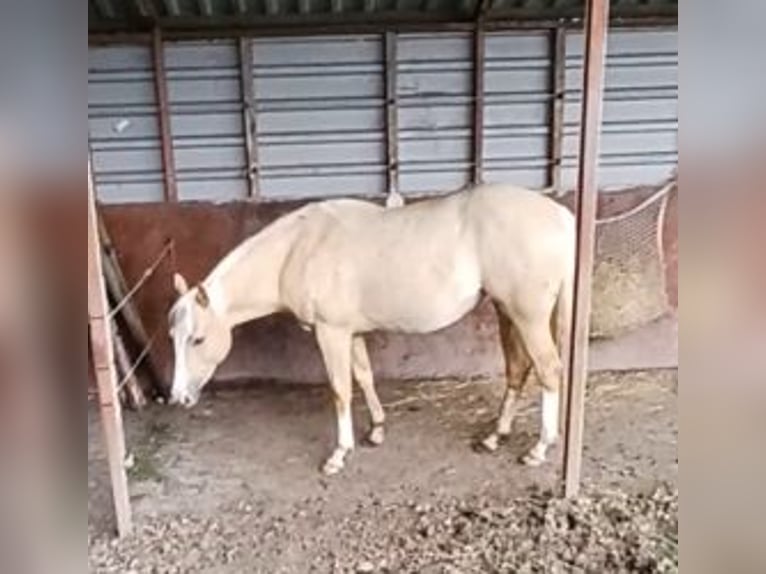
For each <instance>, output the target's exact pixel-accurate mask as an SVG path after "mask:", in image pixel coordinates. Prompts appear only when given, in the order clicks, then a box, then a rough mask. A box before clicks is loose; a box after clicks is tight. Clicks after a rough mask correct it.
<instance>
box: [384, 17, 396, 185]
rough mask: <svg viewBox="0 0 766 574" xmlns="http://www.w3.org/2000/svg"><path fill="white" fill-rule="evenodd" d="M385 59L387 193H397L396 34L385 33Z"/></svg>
mask: <svg viewBox="0 0 766 574" xmlns="http://www.w3.org/2000/svg"><path fill="white" fill-rule="evenodd" d="M384 37H385V51H386V53H385V57H386V63H385V65H386V70H385V73H386V81H385V84H386V143H387V148H386V149H387V153H386V156H387V164H388V193H389V194H397V193H399V129H398V112H397V106H396V101H397V93H396V92H397V81H396V66H397V62H396V60H397V56H396V39H397V38H396V32H390V31H389V32H386V33H385V36H384Z"/></svg>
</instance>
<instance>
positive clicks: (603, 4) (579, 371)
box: [564, 0, 609, 497]
mask: <svg viewBox="0 0 766 574" xmlns="http://www.w3.org/2000/svg"><path fill="white" fill-rule="evenodd" d="M608 25H609V0H588V2H587V7H586V14H585V59H584V63H583V102H582V117H581V122H580V165H579V175H578V181H577V194H576V195H577V197H576V207H575V214H576V219H577V265H576V275H575V282H574V313H573V317H572V330H571V340H570V343H571V346H570V353H569V364H568V369H569V372H568V375H569V376H568V379H569V381H570V388H569V393H568V397H567V409H566V429H565V433H564V495H565V496H566V497H574V496H577V494H578V493H579V491H580V477H581V473H582V446H583V430H584V423H585V390H586V383H587V376H588V327H589V321H590V305H591V274H592V271H593V257H594V253H593V250H594V239H595V229H596V202H597V199H598V181H597V173H598V155H599V139H600V137H599V135H600V134H599V131H600V128H601V115H602V109H603V95H604V94H603V92H604V66H605V59H606V37H607V27H608Z"/></svg>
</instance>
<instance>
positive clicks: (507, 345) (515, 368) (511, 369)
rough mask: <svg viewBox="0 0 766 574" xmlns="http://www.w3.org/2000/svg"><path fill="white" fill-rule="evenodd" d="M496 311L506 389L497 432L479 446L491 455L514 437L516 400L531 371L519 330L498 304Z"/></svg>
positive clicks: (497, 423) (496, 426)
mask: <svg viewBox="0 0 766 574" xmlns="http://www.w3.org/2000/svg"><path fill="white" fill-rule="evenodd" d="M495 309H496V311H497V319H498V326H499V330H500V342H501V345H502V348H503V357H504V359H505V375H506V386H505V394H504V396H503V401H502V403H501V405H500V412H499V414H498V417H497V421H496V423H495V430H494V431H493V432H492V433H491V434H490V435H489V436H487V437H486V438H485V439H484V440H482V441H481V443H480V445H481V446H482V447H483V448H484V449H486V450H488V451H490V452H494V451H495V450H497V448H498V446H499V444H500V442H501V441H502V440H503V439H505V438H507V437H508V436H509V435H510V434H511V426H512V424H513V416H514V414H515V407H516V401H517V399H518V396H519V394H520V393H521V391H522V390H523V388H524V384H525V383H526V380H527V377H528V375H529V371H530V369H531V361H530V359H529V355H528V354H527V351H526V349H525V347H524V342H523V340H522V338H521V335H520V333H519V331H518V330H517V329H516V327H515V326H514V324H513V322H512V321H511V319H510V318H509V317H508V315H506V313H505V312H504V311H503V310H502V309H501V308H500V307H499V306H498V305H495Z"/></svg>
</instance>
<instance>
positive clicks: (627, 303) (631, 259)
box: [590, 174, 676, 338]
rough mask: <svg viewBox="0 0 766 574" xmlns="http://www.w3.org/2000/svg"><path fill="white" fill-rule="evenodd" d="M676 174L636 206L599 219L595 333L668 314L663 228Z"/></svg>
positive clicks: (612, 332) (610, 334) (625, 328)
mask: <svg viewBox="0 0 766 574" xmlns="http://www.w3.org/2000/svg"><path fill="white" fill-rule="evenodd" d="M675 186H676V177H675V174H674V175H673V176H671V178H670V179H669V180H668V181H666V182H664V183H663V184H662V185H661V187H660V188H659V189H658V190H657V191H656V192H654V193H652V194H651V195H650V196H649V197H648V198H646V199H645V200H644V201H642V202H641V203H640V204H639V205H637V206H636V207H634V208H632V209H629V210H627V211H625V212H623V213H620V214H618V215H615V216H611V217H605V218H600V219H598V220H597V221H596V237H595V259H594V265H593V292H592V293H593V294H592V309H591V320H590V333H591V337H593V338H609V337H614V336H616V335H619V334H621V333H624V332H626V331H629V330H632V329H635V328H637V327H640V326H642V325H645V324H647V323H649V322H651V321H654V320H656V319H658V318H660V317H662V316H664V315H665V314H666V313H667V312H668V310H669V302H668V298H667V289H666V277H665V261H664V249H663V237H662V230H663V224H664V219H665V217H664V215H665V207H666V205H667V200H668V195H669V193H670V191H672V189H674V187H675Z"/></svg>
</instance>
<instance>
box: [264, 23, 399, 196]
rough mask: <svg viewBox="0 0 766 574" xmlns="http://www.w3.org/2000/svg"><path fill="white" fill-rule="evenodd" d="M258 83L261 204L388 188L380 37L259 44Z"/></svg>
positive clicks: (278, 40) (370, 192)
mask: <svg viewBox="0 0 766 574" xmlns="http://www.w3.org/2000/svg"><path fill="white" fill-rule="evenodd" d="M253 82H254V86H253V91H254V94H255V101H256V110H257V123H258V146H259V149H258V153H259V160H260V167H261V170H260V176H261V180H260V181H261V196H262V197H263V198H264V199H267V200H268V199H287V198H315V197H316V198H319V197H331V196H338V195H377V194H381V193H382V192H383V191H384V190H385V186H386V177H385V161H386V159H385V158H386V155H385V115H384V86H383V45H382V40H381V38H380V37H379V36H350V37H343V38H337V37H321V38H300V39H295V38H290V39H287V38H269V39H256V40H254V45H253Z"/></svg>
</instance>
